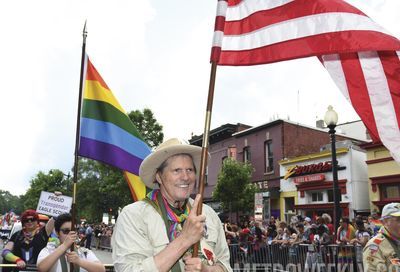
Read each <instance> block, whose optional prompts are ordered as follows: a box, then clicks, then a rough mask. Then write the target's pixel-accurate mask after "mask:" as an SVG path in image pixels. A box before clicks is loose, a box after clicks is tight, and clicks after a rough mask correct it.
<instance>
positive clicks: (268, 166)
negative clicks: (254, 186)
mask: <svg viewBox="0 0 400 272" xmlns="http://www.w3.org/2000/svg"><path fill="white" fill-rule="evenodd" d="M264 159H265V169H264V170H265V172H266V173H268V172H272V171H274V153H273V152H272V141H266V142H265V143H264Z"/></svg>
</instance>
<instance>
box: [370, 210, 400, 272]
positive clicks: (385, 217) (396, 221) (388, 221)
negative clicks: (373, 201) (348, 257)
mask: <svg viewBox="0 0 400 272" xmlns="http://www.w3.org/2000/svg"><path fill="white" fill-rule="evenodd" d="M381 221H382V223H383V227H382V228H381V229H380V231H379V233H378V234H377V235H376V236H374V237H373V238H371V239H370V240H369V241H368V242H367V244H366V245H365V247H364V251H363V264H364V271H368V272H375V271H399V270H400V259H399V258H400V203H389V204H386V205H385V206H384V207H383V210H382V218H381Z"/></svg>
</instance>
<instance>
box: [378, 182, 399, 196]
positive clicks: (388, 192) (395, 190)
mask: <svg viewBox="0 0 400 272" xmlns="http://www.w3.org/2000/svg"><path fill="white" fill-rule="evenodd" d="M380 189H381V192H382V196H383V199H399V198H400V185H399V184H387V185H386V184H385V185H381V188H380Z"/></svg>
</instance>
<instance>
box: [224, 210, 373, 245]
mask: <svg viewBox="0 0 400 272" xmlns="http://www.w3.org/2000/svg"><path fill="white" fill-rule="evenodd" d="M339 222H340V226H339V228H338V230H337V231H336V233H335V232H334V226H333V224H332V219H331V217H330V215H329V214H323V215H321V216H317V217H315V218H313V219H311V218H310V217H302V216H294V217H292V219H291V220H290V222H286V221H280V220H278V219H275V218H274V217H273V216H272V217H271V218H270V219H269V220H268V221H264V222H260V221H246V222H243V223H241V224H236V223H230V222H229V220H227V221H225V223H224V230H225V235H226V239H227V241H228V244H247V243H249V242H251V243H253V244H254V243H256V244H257V243H260V244H263V243H264V244H280V245H294V244H300V243H302V244H311V243H318V244H321V245H328V244H343V245H344V244H358V245H361V246H364V245H365V244H366V243H367V241H368V240H369V238H370V237H372V236H374V235H375V234H376V233H377V231H378V230H379V227H380V224H379V222H378V220H377V218H374V217H373V216H370V217H368V218H367V217H362V216H357V217H355V218H354V219H353V221H350V220H349V218H347V217H343V218H341V220H340V221H339Z"/></svg>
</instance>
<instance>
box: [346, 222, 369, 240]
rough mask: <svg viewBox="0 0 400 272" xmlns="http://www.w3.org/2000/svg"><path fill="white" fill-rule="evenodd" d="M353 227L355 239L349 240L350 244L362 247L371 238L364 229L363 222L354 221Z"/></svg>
mask: <svg viewBox="0 0 400 272" xmlns="http://www.w3.org/2000/svg"><path fill="white" fill-rule="evenodd" d="M355 225H356V228H357V230H356V237H355V238H354V239H352V240H350V244H353V245H359V246H362V247H364V246H365V245H366V244H367V242H368V240H369V239H370V238H371V235H370V233H369V232H368V231H367V229H366V228H365V225H364V221H363V220H362V219H361V218H358V219H356V221H355Z"/></svg>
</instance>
